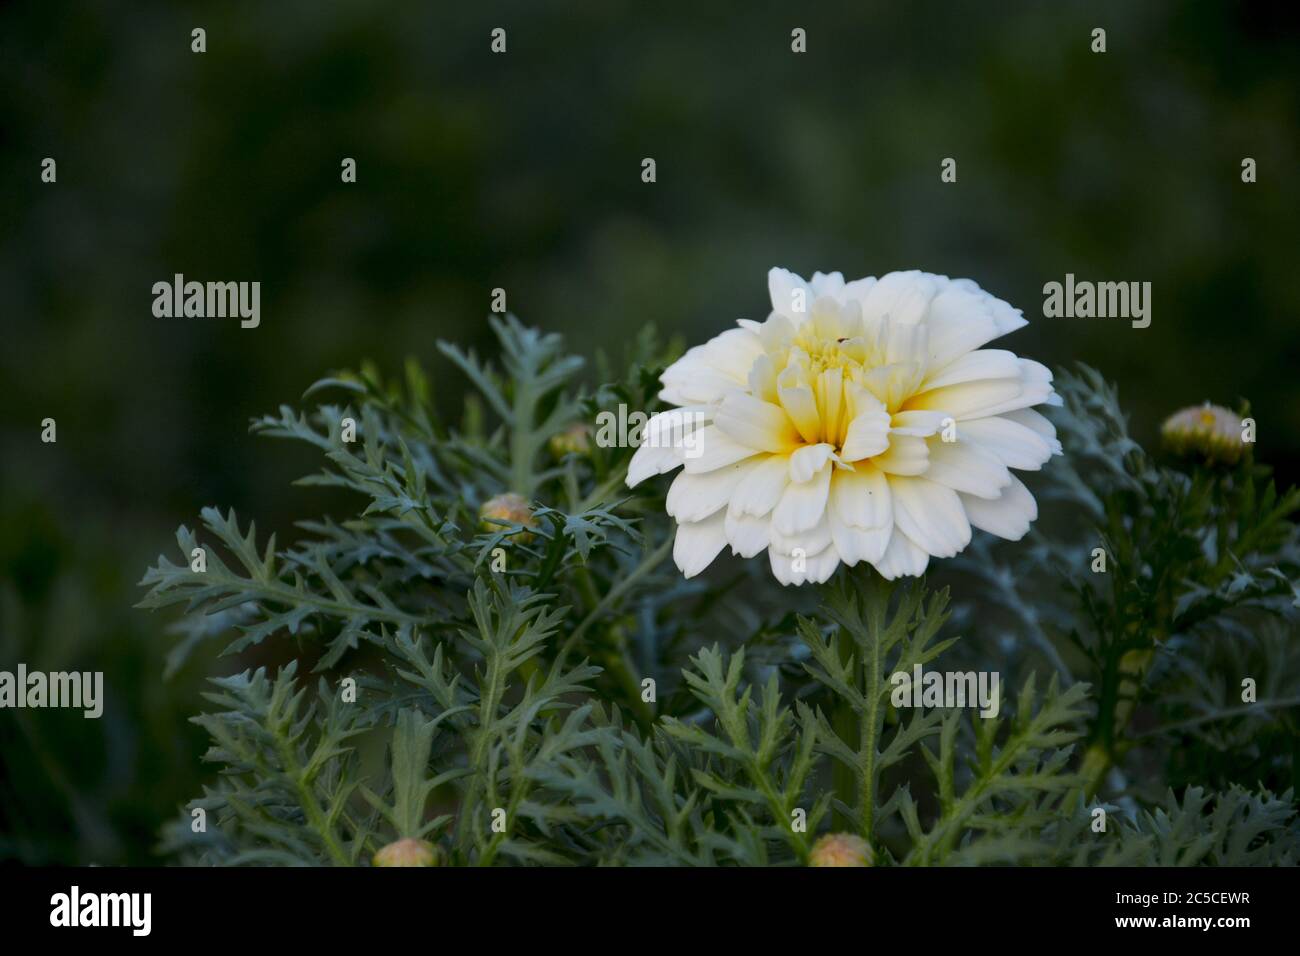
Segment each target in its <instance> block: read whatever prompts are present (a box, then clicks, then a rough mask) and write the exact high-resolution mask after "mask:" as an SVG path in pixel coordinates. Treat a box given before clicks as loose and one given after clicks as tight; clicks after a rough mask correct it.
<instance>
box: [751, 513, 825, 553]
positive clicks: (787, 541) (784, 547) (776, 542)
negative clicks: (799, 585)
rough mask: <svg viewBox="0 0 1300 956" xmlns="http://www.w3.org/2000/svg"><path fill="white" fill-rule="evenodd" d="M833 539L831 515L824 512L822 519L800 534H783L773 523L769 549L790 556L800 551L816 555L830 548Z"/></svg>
mask: <svg viewBox="0 0 1300 956" xmlns="http://www.w3.org/2000/svg"><path fill="white" fill-rule="evenodd" d="M831 540H832V536H831V520H830V515H827V514H824V513H823V514H822V516H821V519H820V520H819V521H818V522H817V523H816V524H815V525H813V526H812V527H811V528H809V529H807V530H806V531H800V532H799V533H798V534H788V535H787V534H782V533H781V532H780V531H779V530H778V529H777V528H776V526H775V525H773V526H772V528H771V530H770V531H769V534H768V542H767V549H768V550H769V551H775V552H776V553H777V554H784V555H788V556H789V555H794V554H796V553H800V552H801V553H803V554H806V555H814V554H821V553H822V552H823V551H825V550H826V549H827V548H829V547H830V546H831Z"/></svg>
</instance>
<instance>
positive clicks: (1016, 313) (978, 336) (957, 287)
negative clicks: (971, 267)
mask: <svg viewBox="0 0 1300 956" xmlns="http://www.w3.org/2000/svg"><path fill="white" fill-rule="evenodd" d="M1028 324H1029V323H1028V322H1026V321H1025V319H1024V317H1023V316H1022V315H1021V314H1020V310H1019V309H1013V308H1012V307H1011V306H1010V305H1008V304H1007V303H1005V302H1003V301H1002V300H1001V299H998V298H996V297H994V296H992V295H990V294H989V293H987V292H985V291H984V290H982V289H981V288H980V287H979V286H977V285H975V283H973V282H970V281H969V280H966V279H955V280H952V281H950V282H949V283H948V284H947V286H946V287H944V288H943V289H942V290H941V291H940V292H939V294H938V295H936V296H935V297H934V300H933V301H932V302H931V303H930V311H929V314H928V315H927V316H926V325H928V326H929V328H930V363H931V364H930V367H931V368H935V369H941V368H943V367H944V366H945V365H947V364H948V363H949V362H951V361H953V360H954V359H957V358H959V357H961V356H962V355H965V354H966V353H967V352H971V351H973V350H975V349H977V348H979V347H980V346H981V345H983V344H985V343H986V342H990V341H992V340H993V339H996V338H998V337H999V336H1002V335H1006V334H1007V333H1008V332H1014V331H1015V330H1016V329H1019V328H1023V327H1024V326H1026V325H1028Z"/></svg>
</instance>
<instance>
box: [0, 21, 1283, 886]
mask: <svg viewBox="0 0 1300 956" xmlns="http://www.w3.org/2000/svg"><path fill="white" fill-rule="evenodd" d="M471 6H472V8H473V9H470V7H471ZM194 27H203V28H204V29H206V31H207V52H206V53H204V54H195V53H192V52H191V50H190V42H191V40H190V31H191V30H192V29H193V28H194ZM494 27H503V28H505V29H506V30H507V44H508V52H507V53H506V54H505V55H494V54H492V53H491V52H490V50H489V33H490V31H491V30H492V29H493V28H494ZM795 27H802V28H804V29H805V30H806V31H807V43H808V52H807V53H806V54H802V55H799V54H795V53H792V52H791V49H790V42H791V38H790V32H791V30H792V29H793V28H795ZM1094 27H1104V28H1105V29H1106V30H1107V46H1108V50H1107V52H1106V53H1105V54H1101V55H1099V54H1094V53H1092V52H1091V51H1090V43H1091V36H1090V34H1091V30H1092V29H1093V28H1094ZM1298 73H1300V13H1298V12H1297V8H1296V6H1295V5H1281V4H1251V3H1230V2H1221V3H1209V2H1143V3H1132V2H1131V0H1123V2H1120V0H1116V2H1109V3H1086V4H1085V3H1069V2H1054V3H1045V2H1041V0H1035V2H1026V3H999V4H987V3H938V2H913V3H887V4H886V3H872V4H829V3H827V4H817V5H815V6H814V7H813V8H810V9H809V8H803V7H801V6H800V5H796V4H789V3H787V4H780V5H778V4H752V3H750V4H720V3H719V4H703V3H698V2H696V3H689V4H686V3H656V4H637V3H632V2H619V0H600V2H595V0H585V2H574V3H567V4H564V5H563V6H562V7H561V6H560V5H554V6H553V8H552V9H549V10H547V9H542V5H541V4H537V3H524V2H517V3H501V2H491V0H488V2H483V3H476V4H473V5H469V4H456V5H453V4H429V3H418V2H405V3H375V2H327V3H320V2H302V0H277V2H275V3H266V2H233V3H224V4H221V5H220V6H219V7H217V6H216V5H212V4H200V3H183V2H173V3H167V4H165V5H164V4H144V3H139V2H126V0H121V2H103V3H95V4H78V5H66V4H51V3H44V2H8V3H0V182H2V183H3V184H4V185H3V189H2V190H0V323H2V324H0V332H2V333H3V334H2V336H0V384H2V385H3V389H4V401H3V403H2V406H0V668H7V669H11V668H12V667H13V666H14V664H15V663H16V662H17V661H19V660H22V661H25V662H26V663H27V664H28V666H29V667H32V668H39V669H71V668H76V669H96V670H104V671H105V672H106V678H105V680H106V684H107V688H108V701H107V706H106V711H105V716H104V718H103V719H101V720H100V721H87V720H83V719H81V718H80V716H79V715H69V714H67V713H65V712H55V711H39V712H31V711H29V712H25V713H24V714H22V715H21V717H19V716H17V715H16V713H4V714H0V860H10V861H12V860H20V861H26V862H32V863H45V862H95V863H104V864H107V863H120V862H146V861H148V860H150V859H151V853H152V847H153V846H154V841H155V833H156V828H157V826H158V823H159V822H160V820H161V819H162V818H163V817H164V816H168V815H170V813H171V811H172V810H173V808H174V807H175V806H176V805H177V804H178V803H180V802H182V801H183V800H185V799H187V798H188V797H189V796H191V795H193V794H194V793H195V792H196V791H197V789H198V786H199V783H200V781H201V779H202V773H203V768H202V766H201V765H200V763H199V761H198V755H199V753H200V752H201V745H202V739H201V735H199V734H198V733H196V732H195V730H194V729H193V728H191V727H189V726H188V725H187V724H186V723H185V719H184V718H185V717H186V716H187V715H189V714H191V713H194V712H195V711H196V710H197V709H198V707H199V700H198V697H197V693H198V689H199V687H200V685H201V681H202V677H203V676H204V674H205V672H207V671H209V670H220V671H221V672H230V671H232V670H236V669H238V668H239V667H240V666H241V662H239V661H235V660H231V659H225V660H220V661H213V660H212V659H211V657H207V658H202V657H201V658H200V659H198V660H197V661H195V662H192V663H191V664H190V665H189V666H188V667H187V668H186V669H185V670H184V671H183V672H182V673H181V674H180V675H178V676H177V677H176V678H174V679H173V680H172V681H170V682H166V683H164V682H162V680H161V672H162V657H163V654H164V653H165V652H166V650H167V648H168V647H169V646H170V645H171V643H172V641H173V639H172V638H170V637H168V636H166V635H165V634H164V633H163V628H164V626H165V623H166V621H165V619H164V618H163V617H161V616H154V617H150V616H148V615H146V614H144V613H143V612H140V611H134V610H132V609H131V607H130V605H131V604H133V603H134V602H135V601H136V600H137V599H138V597H139V593H140V592H139V590H138V589H137V588H136V587H135V582H136V581H137V580H138V579H139V577H140V575H141V574H142V573H143V571H144V569H145V567H146V566H147V565H148V564H149V563H150V562H151V561H152V560H153V559H154V558H155V556H156V555H157V554H158V553H159V552H160V551H162V550H169V551H170V550H171V549H173V548H174V544H173V540H172V533H173V531H174V529H175V527H176V526H177V525H178V524H180V523H182V522H184V523H188V524H190V525H191V526H192V525H193V524H194V523H195V520H196V515H197V513H198V510H199V508H200V507H201V506H203V505H207V504H221V505H223V506H226V505H229V506H233V507H234V508H235V509H236V510H237V511H238V512H239V513H240V514H241V515H243V516H246V517H255V518H256V519H257V521H258V524H259V527H260V528H263V529H266V530H280V531H282V532H283V531H288V530H289V529H290V528H291V526H292V522H293V521H294V520H296V519H299V518H304V517H310V516H312V515H314V514H315V513H318V512H320V511H322V510H327V509H328V507H329V500H328V499H327V498H325V497H324V496H322V495H321V494H320V493H319V492H316V491H312V492H299V491H295V490H293V489H291V488H290V481H291V480H292V479H293V478H295V477H297V476H298V475H300V474H302V473H304V471H305V470H307V469H309V468H310V467H312V461H311V458H310V455H309V454H308V453H307V452H304V451H302V450H299V449H294V448H288V447H281V446H279V445H278V444H275V443H268V442H266V441H261V440H254V439H252V438H250V437H249V436H248V435H247V424H248V421H249V419H250V417H252V416H254V415H257V414H261V413H263V412H267V411H272V410H274V409H275V407H276V406H277V405H278V404H280V403H281V402H291V403H292V402H295V401H296V400H297V399H298V397H299V396H300V395H301V393H302V391H303V389H304V388H305V387H306V386H307V385H308V384H310V383H311V382H312V381H313V380H314V379H315V378H317V377H319V376H320V375H321V374H323V373H324V372H326V371H327V370H330V369H333V368H337V367H342V366H352V365H355V364H356V363H357V362H358V361H359V360H360V359H361V358H362V357H363V356H364V357H371V358H374V359H375V360H377V361H378V362H379V363H380V364H381V365H382V366H386V367H388V368H391V369H396V368H397V367H398V363H399V362H400V361H401V360H402V359H403V358H404V357H405V356H407V355H415V356H417V357H419V358H420V359H422V360H423V361H425V362H426V363H427V364H429V365H430V366H432V367H433V368H434V369H435V370H436V379H437V381H438V383H439V389H440V392H441V397H442V399H443V401H444V403H445V406H446V407H447V408H449V409H452V410H455V409H456V408H457V405H458V402H459V399H460V395H461V387H460V382H459V380H458V379H457V378H456V377H455V375H454V374H453V373H452V372H451V371H450V370H449V369H448V368H447V366H446V364H445V363H443V362H439V361H438V360H436V359H435V357H434V356H435V352H434V348H433V343H434V340H435V339H437V338H440V337H441V338H449V339H453V340H455V341H457V342H459V343H461V344H463V345H473V346H476V347H478V348H479V349H480V350H483V349H485V348H488V349H490V344H489V342H488V338H489V336H488V329H487V323H486V321H485V316H486V313H487V311H488V306H489V296H490V293H491V290H492V289H493V288H494V287H497V286H500V287H503V288H505V289H506V290H507V293H508V297H509V307H510V309H511V311H513V312H515V313H516V314H518V315H519V316H520V317H521V318H522V319H524V320H525V321H526V322H529V323H533V324H537V325H540V326H544V327H546V328H547V329H551V330H556V331H561V332H564V333H565V334H566V335H567V337H568V340H569V344H570V346H571V348H573V349H574V350H575V351H577V352H579V353H582V354H584V355H587V356H590V355H592V354H593V353H594V352H595V350H596V349H599V348H604V349H612V350H615V351H617V350H618V348H619V345H620V343H622V342H623V341H625V340H626V339H627V338H629V337H630V336H631V335H632V334H633V333H634V332H635V331H636V330H638V329H640V328H641V327H642V326H644V325H646V324H647V323H653V324H654V325H656V326H657V327H658V328H660V329H661V330H663V331H665V332H679V333H682V335H683V336H684V338H685V340H686V341H690V342H694V341H699V340H702V339H704V338H706V337H708V336H710V335H712V334H715V333H717V332H719V331H721V330H722V329H724V328H726V327H728V326H729V325H730V324H731V323H732V322H733V321H734V320H735V319H736V318H738V317H750V318H756V319H761V318H763V317H765V315H766V311H767V300H766V271H767V269H768V268H769V267H770V266H772V265H783V266H787V267H789V268H791V269H794V270H795V271H798V272H800V273H803V274H805V275H806V274H808V273H810V272H812V271H813V270H814V269H822V270H827V271H829V270H836V269H838V270H842V271H844V272H845V273H846V274H849V275H850V276H858V275H864V274H880V273H883V272H886V271H889V270H891V269H900V268H902V269H906V268H922V269H926V270H929V271H933V272H941V273H946V274H949V275H954V276H969V277H972V278H974V279H976V280H977V281H978V282H979V283H980V284H981V285H983V286H984V287H985V288H986V289H989V290H990V291H992V292H994V293H996V294H997V295H999V296H1002V297H1003V298H1006V299H1007V300H1009V301H1010V302H1012V303H1013V304H1015V305H1017V306H1019V307H1021V308H1023V309H1024V311H1025V313H1026V315H1027V317H1029V318H1030V319H1031V322H1032V323H1033V324H1032V325H1031V327H1030V328H1028V329H1026V330H1024V331H1022V332H1020V333H1018V334H1017V335H1016V336H1015V337H1014V338H1013V339H1012V340H1010V341H1009V347H1012V348H1014V349H1015V350H1016V351H1017V352H1019V353H1020V354H1024V355H1029V356H1032V357H1034V358H1037V359H1040V360H1042V361H1043V362H1045V363H1047V364H1049V365H1053V366H1059V365H1063V364H1067V363H1070V362H1073V361H1075V360H1082V361H1086V362H1088V363H1091V364H1093V365H1095V366H1097V367H1099V368H1100V369H1102V370H1103V371H1104V372H1105V374H1106V375H1107V376H1108V377H1110V378H1112V379H1115V380H1117V381H1118V382H1119V383H1120V385H1121V394H1122V396H1123V398H1124V399H1125V402H1126V405H1127V407H1128V408H1129V409H1130V410H1131V412H1132V414H1133V418H1134V431H1135V434H1136V435H1138V436H1139V437H1140V438H1142V439H1144V440H1146V441H1151V440H1152V439H1153V438H1154V436H1155V434H1156V431H1157V428H1158V425H1159V421H1160V419H1161V418H1162V417H1163V416H1164V415H1165V414H1167V413H1168V412H1169V411H1171V410H1173V409H1175V408H1177V407H1179V406H1182V405H1186V404H1189V403H1193V402H1199V401H1201V400H1204V399H1207V398H1208V399H1214V400H1217V401H1221V402H1224V403H1233V402H1234V401H1235V400H1236V399H1237V398H1238V397H1239V396H1244V397H1247V398H1249V399H1250V400H1251V401H1252V402H1253V403H1254V409H1255V413H1256V416H1257V418H1258V419H1259V422H1260V425H1259V436H1260V445H1259V449H1260V450H1259V454H1260V456H1261V457H1262V458H1263V459H1264V460H1266V461H1268V462H1271V463H1272V464H1274V465H1275V466H1277V468H1278V469H1279V472H1280V473H1281V475H1282V477H1283V478H1284V479H1286V480H1287V481H1288V482H1294V481H1295V480H1296V478H1297V475H1298V474H1300V402H1297V396H1298V392H1300V388H1298V386H1297V378H1298V376H1297V371H1296V370H1297V368H1300V346H1298V344H1297V343H1298V342H1300V337H1298V336H1296V335H1295V334H1294V331H1293V329H1294V327H1295V323H1296V321H1297V319H1298V318H1300V281H1298V276H1297V271H1298V270H1297V262H1296V260H1297V249H1298V248H1300V243H1298V242H1297V239H1298V238H1300V225H1298V223H1297V211H1298V210H1300V202H1298V200H1300V185H1298V184H1297V173H1298V172H1300V122H1298V120H1300V82H1298V76H1297V74H1298ZM47 156H48V157H53V158H55V159H56V160H57V163H58V181H57V183H56V184H43V183H42V182H41V181H40V166H41V161H42V159H43V158H45V157H47ZM949 156H951V157H954V158H955V159H956V160H957V163H958V181H957V183H955V184H944V183H941V182H940V178H939V165H940V161H941V160H942V159H943V158H944V157H949ZM1246 156H1250V157H1253V158H1255V159H1256V160H1257V162H1258V170H1259V173H1258V176H1259V182H1258V183H1256V184H1253V185H1246V184H1243V183H1242V182H1241V178H1240V164H1241V160H1242V158H1243V157H1246ZM343 157H353V158H355V159H356V161H357V164H358V182H357V183H356V184H343V183H341V182H340V175H339V173H340V162H341V160H342V159H343ZM644 157H653V158H654V159H655V160H656V163H657V173H658V181H657V182H656V183H654V184H645V183H643V182H642V181H641V177H640V172H641V161H642V159H643V158H644ZM177 272H180V273H184V274H185V276H186V277H187V278H192V279H198V280H250V281H251V280H257V281H260V282H261V283H262V323H261V327H260V328H258V329H256V330H241V329H240V328H239V326H238V322H237V321H236V320H199V319H157V318H155V317H154V316H153V315H152V312H151V306H152V298H153V297H152V293H151V286H152V285H153V283H154V282H157V281H160V280H163V281H169V280H170V279H171V277H172V275H173V274H174V273H177ZM1067 272H1073V273H1074V274H1075V275H1076V276H1077V277H1079V278H1081V279H1094V280H1116V281H1119V280H1132V281H1149V282H1151V283H1152V284H1153V296H1152V304H1153V313H1152V315H1153V321H1152V325H1151V327H1150V328H1148V329H1145V330H1135V329H1132V328H1130V327H1129V325H1128V323H1127V322H1126V321H1122V320H1097V319H1093V320H1087V319H1044V318H1043V317H1042V315H1041V309H1042V291H1041V290H1042V287H1043V284H1044V283H1045V282H1048V281H1052V280H1058V281H1059V280H1061V279H1063V278H1064V276H1065V274H1066V273H1067ZM46 417H52V418H55V419H56V420H57V423H58V442H57V444H53V445H47V444H42V443H41V441H40V422H41V420H42V419H44V418H46ZM282 540H283V539H282Z"/></svg>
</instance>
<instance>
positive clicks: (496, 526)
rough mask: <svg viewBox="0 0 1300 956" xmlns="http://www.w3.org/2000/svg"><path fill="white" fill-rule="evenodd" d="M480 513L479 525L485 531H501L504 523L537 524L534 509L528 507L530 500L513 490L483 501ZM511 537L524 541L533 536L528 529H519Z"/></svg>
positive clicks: (533, 525)
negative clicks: (534, 518)
mask: <svg viewBox="0 0 1300 956" xmlns="http://www.w3.org/2000/svg"><path fill="white" fill-rule="evenodd" d="M478 515H479V518H480V519H481V520H480V522H479V525H480V527H482V529H483V530H484V531H500V530H501V526H502V524H518V525H523V526H524V527H525V528H533V527H536V525H537V522H536V521H535V520H533V513H532V511H531V510H529V508H528V502H527V501H526V500H524V497H523V495H517V494H515V493H514V492H513V491H509V492H506V493H505V494H503V495H496V496H495V497H492V498H489V499H488V500H487V501H485V502H483V507H481V508H479V510H478ZM511 537H513V538H516V539H517V540H519V541H521V542H522V541H529V540H531V539H532V537H533V536H532V534H531V533H530V532H528V531H519V532H516V533H515V534H514V535H511Z"/></svg>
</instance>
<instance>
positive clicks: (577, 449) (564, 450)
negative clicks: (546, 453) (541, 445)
mask: <svg viewBox="0 0 1300 956" xmlns="http://www.w3.org/2000/svg"><path fill="white" fill-rule="evenodd" d="M548 444H549V445H550V449H551V454H552V455H554V456H555V457H556V458H563V457H564V456H565V455H585V454H587V452H589V451H591V426H589V425H586V424H584V423H582V422H579V423H578V424H576V425H570V426H569V427H568V428H566V429H565V430H564V431H562V432H559V433H558V434H555V435H552V436H551V440H550V442H549V443H548Z"/></svg>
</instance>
